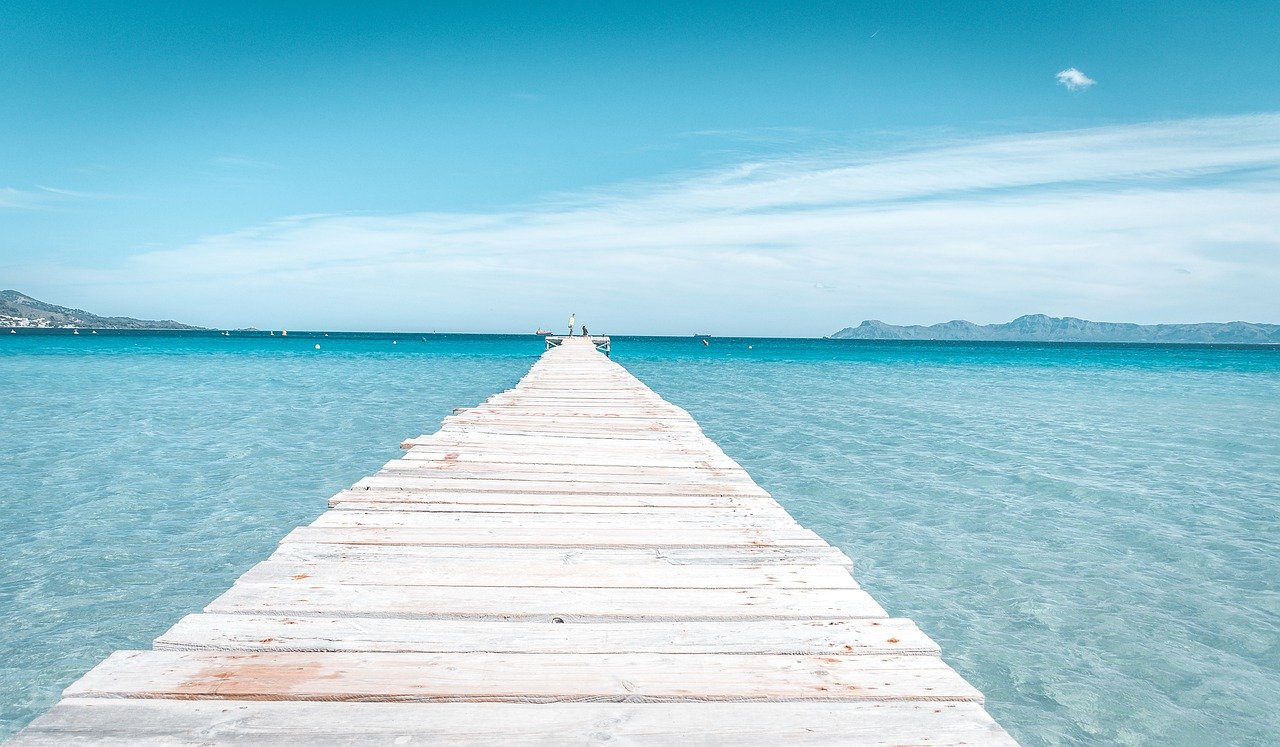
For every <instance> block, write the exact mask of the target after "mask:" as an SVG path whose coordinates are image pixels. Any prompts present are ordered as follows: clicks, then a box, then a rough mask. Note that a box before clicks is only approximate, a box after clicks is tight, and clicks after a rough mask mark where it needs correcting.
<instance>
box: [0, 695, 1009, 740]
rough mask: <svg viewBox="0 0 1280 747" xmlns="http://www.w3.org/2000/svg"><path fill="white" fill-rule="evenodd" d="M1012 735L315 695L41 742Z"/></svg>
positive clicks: (115, 715)
mask: <svg viewBox="0 0 1280 747" xmlns="http://www.w3.org/2000/svg"><path fill="white" fill-rule="evenodd" d="M211 742H216V743H218V744H227V745H246V744H253V745H260V744H264V743H271V744H313V745H337V744H344V745H345V744H369V743H378V744H384V743H385V744H419V743H425V744H450V745H476V746H479V745H492V744H566V743H569V744H572V743H581V744H615V743H616V744H637V743H642V744H654V745H662V744H688V745H706V746H707V747H712V746H720V747H736V746H737V745H743V744H787V745H792V744H794V745H836V744H841V745H862V746H863V747H890V745H907V744H919V745H922V744H928V745H933V746H934V747H959V746H960V745H990V746H991V747H1004V746H1006V745H1013V744H1015V743H1014V742H1013V740H1012V739H1010V738H1009V736H1008V735H1007V734H1005V733H1004V731H1003V730H1002V729H1001V728H1000V727H999V726H998V725H997V724H996V723H995V722H994V721H993V720H992V719H991V717H990V716H988V715H987V713H986V711H984V710H983V709H982V707H981V706H980V705H978V704H976V703H965V702H946V703H562V704H520V703H317V702H245V701H241V702H225V701H214V702H209V701H189V700H108V699H97V698H72V699H67V700H64V701H62V702H61V703H59V704H58V705H57V706H55V707H54V708H53V709H52V710H51V711H49V712H48V713H46V714H45V715H43V716H41V717H40V718H39V719H37V720H36V722H35V723H33V724H32V725H31V726H29V727H28V728H27V729H26V730H25V731H23V732H21V733H20V734H19V735H18V736H17V737H16V738H15V739H14V740H13V741H12V742H10V744H11V745H14V747H43V746H44V745H81V744H102V745H113V746H115V745H172V744H209V743H211Z"/></svg>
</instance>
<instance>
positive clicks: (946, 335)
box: [831, 314, 1280, 343]
mask: <svg viewBox="0 0 1280 747" xmlns="http://www.w3.org/2000/svg"><path fill="white" fill-rule="evenodd" d="M831 337H832V338H833V339H838V340H1011V341H1013V340H1025V341H1028V342H1172V343H1177V342H1204V343H1280V324H1253V323H1251V322H1205V323H1202V324H1123V323H1117V322H1091V321H1089V320H1088V319H1076V318H1075V317H1070V316H1068V317H1056V316H1045V315H1044V314H1028V315H1027V316H1020V317H1018V318H1017V319H1014V320H1013V321H1011V322H1007V323H1005V324H974V323H973V322H966V321H964V320H956V321H951V322H943V323H942V324H933V325H930V326H928V327H925V326H921V325H919V324H912V325H908V326H898V325H896V324H885V323H884V322H882V321H879V320H877V319H869V320H867V321H865V322H863V323H862V324H859V325H858V326H856V327H845V328H844V329H842V330H840V331H839V332H836V333H835V334H833V335H831Z"/></svg>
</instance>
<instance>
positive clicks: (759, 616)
mask: <svg viewBox="0 0 1280 747" xmlns="http://www.w3.org/2000/svg"><path fill="white" fill-rule="evenodd" d="M205 611H206V612H221V613H229V614H267V615H351V616H357V617H414V618H422V619H457V620H468V619H469V620H530V621H546V622H552V621H554V620H556V619H559V620H563V621H565V622H576V621H605V620H617V621H628V620H636V621H645V620H648V621H660V620H816V619H831V618H872V617H888V615H887V614H886V613H885V611H884V609H883V608H882V607H880V605H879V604H876V602H875V600H874V599H872V598H871V595H869V594H867V593H866V592H865V591H861V590H856V589H778V588H770V587H757V588H753V589H613V588H603V589H601V588H553V587H495V586H385V585H383V586H379V585H374V584H369V585H363V586H343V585H338V584H333V585H318V584H312V585H307V584H296V583H292V584H259V583H236V584H235V585H234V586H232V587H231V588H230V589H229V590H227V591H226V592H225V593H223V595H222V596H220V597H218V598H217V599H215V600H214V601H213V602H212V603H210V604H209V606H207V607H205Z"/></svg>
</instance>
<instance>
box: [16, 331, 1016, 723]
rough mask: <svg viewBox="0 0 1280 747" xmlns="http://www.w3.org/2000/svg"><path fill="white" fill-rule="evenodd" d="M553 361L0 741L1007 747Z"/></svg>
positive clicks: (725, 478) (553, 351)
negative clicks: (147, 645) (146, 645)
mask: <svg viewBox="0 0 1280 747" xmlns="http://www.w3.org/2000/svg"><path fill="white" fill-rule="evenodd" d="M548 345H549V348H548V350H547V352H546V353H545V354H544V355H543V356H542V358H541V359H540V360H539V361H538V363H537V364H535V365H534V366H533V368H532V369H531V370H530V371H529V373H528V374H527V375H526V376H525V377H524V378H523V379H522V380H521V381H520V383H519V384H518V385H517V386H516V387H515V388H514V389H511V390H508V391H506V392H503V393H501V394H497V395H495V396H493V397H492V398H490V399H489V400H488V401H487V402H485V403H483V404H481V405H479V406H477V407H474V408H470V409H466V410H462V411H459V412H458V413H457V414H455V415H453V416H451V417H448V418H446V419H445V421H444V423H443V425H442V426H441V428H440V430H439V431H438V432H436V433H435V434H432V435H430V436H422V437H420V438H415V439H412V440H410V441H406V442H405V443H404V444H403V446H404V447H405V448H406V449H407V451H406V452H405V454H404V456H403V458H400V459H396V460H393V461H392V462H391V463H389V464H387V465H386V466H385V467H383V469H382V470H381V471H379V472H378V473H376V474H374V475H372V476H370V477H366V478H364V479H363V480H361V481H360V482H358V483H356V484H355V485H354V486H352V487H351V488H350V489H348V490H344V491H342V492H341V493H339V494H337V495H336V496H334V497H333V498H331V499H330V501H329V507H330V510H329V511H327V512H326V513H324V514H322V515H321V516H320V517H319V518H318V519H317V520H316V521H315V522H313V523H312V524H311V525H309V526H305V527H299V528H297V529H295V530H294V531H293V532H291V533H290V534H289V535H288V536H287V537H285V538H284V540H283V541H282V542H281V543H280V546H279V549H278V550H277V551H276V552H275V553H274V554H273V555H272V556H271V557H270V558H268V559H267V560H266V561H264V562H262V563H259V564H258V565H256V566H254V567H253V568H252V569H250V570H249V571H248V572H247V573H245V574H244V575H243V576H242V577H241V578H240V579H239V580H238V581H237V582H236V583H235V585H234V586H232V587H231V589H230V590H228V591H227V592H226V593H225V594H223V595H222V596H220V597H218V598H217V599H215V600H214V601H213V602H212V603H211V604H210V605H209V606H208V607H206V608H205V610H204V611H203V612H202V613H200V614H194V615H189V616H187V617H185V618H183V619H182V620H181V621H179V622H178V624H177V625H175V626H174V627H173V628H171V629H170V630H169V631H168V632H166V633H165V634H163V635H162V636H160V637H159V638H158V639H156V641H155V645H154V649H153V650H150V651H118V652H116V653H114V654H112V655H111V656H110V657H108V658H107V659H106V660H105V661H103V662H102V663H101V664H99V665H98V666H97V667H95V668H94V669H93V670H92V671H90V672H89V673H88V674H86V675H85V676H84V677H83V678H81V679H80V680H79V681H77V682H75V683H74V684H72V685H71V686H70V687H68V688H67V689H66V691H65V692H64V693H63V696H64V697H63V700H62V701H61V702H59V703H58V704H57V705H55V706H54V707H53V708H52V709H51V710H49V711H48V712H47V713H45V714H44V715H43V716H41V717H40V718H38V719H36V721H35V722H33V723H32V724H31V725H30V726H29V727H27V729H25V730H24V731H22V732H21V733H19V734H18V735H17V737H16V738H15V740H14V743H15V744H19V745H34V744H68V743H114V744H146V743H164V744H172V743H198V744H220V743H247V742H252V743H255V744H261V743H274V742H279V743H306V744H327V743H344V744H345V743H361V742H377V743H387V744H419V743H424V742H443V743H449V744H487V743H496V742H506V743H510V742H514V743H541V742H545V743H555V744H603V743H611V742H621V743H628V744H630V743H648V744H670V743H676V742H679V743H687V744H759V743H771V742H775V743H805V744H817V743H823V744H825V743H845V744H903V743H910V744H929V745H950V744H1012V743H1013V742H1012V740H1011V739H1010V738H1009V736H1008V735H1007V734H1006V733H1005V732H1004V731H1003V730H1002V729H1001V728H1000V727H999V726H998V725H997V724H996V723H995V722H994V721H993V720H992V719H991V717H990V716H988V715H987V713H986V712H985V710H984V709H983V707H982V695H981V694H980V693H979V692H978V691H977V690H975V689H974V688H973V687H972V686H971V685H970V684H969V683H968V682H966V681H965V680H964V679H963V678H961V677H960V676H959V675H958V674H957V673H956V672H955V671H954V670H952V669H951V668H950V667H949V666H947V665H946V664H945V663H944V662H943V661H942V659H941V658H939V652H938V646H937V645H936V644H935V643H934V642H933V641H932V640H930V639H929V638H928V637H927V636H926V635H925V634H924V633H922V632H921V631H920V630H919V629H918V628H917V627H916V626H915V625H914V624H913V623H912V622H911V621H910V620H905V619H895V618H890V617H887V616H886V614H885V612H884V610H883V609H881V607H880V605H878V604H877V603H876V602H875V600H874V599H872V598H871V596H870V595H868V594H867V593H866V592H865V591H862V590H861V589H859V588H858V585H857V583H855V582H854V580H853V577H852V576H851V575H850V573H849V569H850V568H851V565H852V564H851V563H850V561H849V559H848V558H847V557H846V556H845V555H844V554H843V553H842V552H840V551H839V550H838V549H836V548H834V547H832V546H830V545H828V544H827V543H826V542H824V541H823V540H822V539H821V538H820V537H818V536H817V535H816V534H814V533H813V532H811V531H809V530H808V529H805V528H804V527H802V526H800V525H799V524H797V523H796V522H795V521H794V520H793V519H792V518H791V517H790V516H789V515H788V514H787V512H786V511H784V510H783V509H782V507H781V506H779V505H778V504H777V503H776V502H775V501H774V500H773V499H772V498H770V497H769V495H768V494H767V493H766V492H765V491H764V490H762V489H761V488H760V487H759V486H758V485H756V484H755V483H754V482H753V481H752V480H751V478H750V477H749V476H748V475H747V473H746V472H745V471H743V470H742V468H741V467H739V466H738V465H737V464H736V463H735V462H734V461H733V460H732V459H730V458H729V457H728V456H726V455H725V454H724V452H723V451H721V450H720V448H719V447H717V446H716V445H715V444H714V443H712V442H711V441H710V440H709V439H707V438H706V437H705V436H704V435H703V434H702V432H701V430H700V429H699V428H698V425H697V423H695V422H694V421H693V419H692V418H690V417H689V415H688V414H687V413H685V412H684V411H683V410H681V409H679V408H677V407H675V406H674V405H671V404H670V403H668V402H666V401H664V400H663V399H662V398H660V397H659V396H658V395H656V394H655V393H654V392H652V391H651V390H650V389H648V388H647V387H646V386H644V385H643V384H642V383H640V381H638V380H637V379H636V378H635V377H633V376H631V375H630V374H629V373H628V372H627V371H626V370H625V369H623V368H622V367H621V366H619V365H617V364H615V363H613V362H611V361H609V360H608V359H607V358H606V357H605V356H604V355H601V354H600V353H599V352H597V346H598V345H597V343H596V342H595V341H594V340H592V339H588V338H561V339H560V340H559V341H558V343H557V344H555V345H551V342H550V340H548Z"/></svg>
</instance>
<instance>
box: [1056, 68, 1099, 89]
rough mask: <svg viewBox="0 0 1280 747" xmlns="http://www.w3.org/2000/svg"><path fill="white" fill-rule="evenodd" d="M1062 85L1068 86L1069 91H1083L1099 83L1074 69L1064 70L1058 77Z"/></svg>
mask: <svg viewBox="0 0 1280 747" xmlns="http://www.w3.org/2000/svg"><path fill="white" fill-rule="evenodd" d="M1056 77H1057V78H1058V83H1059V84H1060V85H1063V86H1066V88H1067V90H1068V91H1083V90H1084V89H1086V88H1089V87H1090V86H1095V85H1097V84H1098V81H1096V80H1094V79H1093V78H1090V77H1089V76H1087V75H1085V74H1084V73H1082V72H1080V71H1079V70H1077V69H1075V68H1074V67H1069V68H1067V69H1066V70H1062V71H1060V72H1059V73H1058V75H1057V76H1056Z"/></svg>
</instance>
